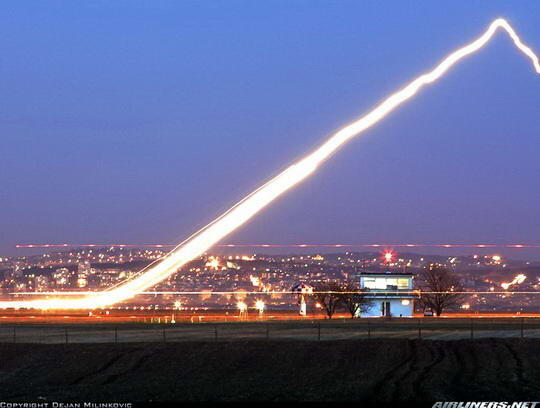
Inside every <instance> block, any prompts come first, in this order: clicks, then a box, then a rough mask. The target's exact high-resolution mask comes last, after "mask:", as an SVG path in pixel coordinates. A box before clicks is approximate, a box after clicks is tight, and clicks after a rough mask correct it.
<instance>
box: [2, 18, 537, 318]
mask: <svg viewBox="0 0 540 408" xmlns="http://www.w3.org/2000/svg"><path fill="white" fill-rule="evenodd" d="M499 28H500V29H503V30H504V31H506V33H507V34H508V35H509V36H510V38H511V39H512V40H513V42H514V44H515V46H516V47H517V48H518V49H519V50H520V51H521V52H523V53H524V54H525V55H526V56H527V57H528V58H530V60H531V61H532V63H533V66H534V68H535V70H536V72H537V73H539V74H540V62H539V60H538V57H537V56H536V55H535V54H534V53H533V51H532V50H531V49H530V48H529V47H527V46H526V45H525V44H523V43H522V42H521V40H520V38H519V37H518V35H517V34H516V33H515V31H514V29H513V28H512V27H511V26H510V25H509V24H508V22H507V21H506V20H504V19H502V18H499V19H496V20H495V21H493V22H492V23H491V24H490V26H489V27H488V29H487V30H486V31H485V32H484V33H483V34H482V35H481V36H480V37H478V38H477V39H475V40H474V41H472V42H471V43H469V44H467V45H465V46H463V47H461V48H459V49H458V50H456V51H454V52H452V53H451V54H450V55H448V56H447V57H446V58H444V59H443V60H442V62H440V63H439V65H437V66H436V67H435V68H434V69H433V70H432V71H430V72H427V73H425V74H422V75H420V76H419V77H417V78H415V79H414V80H413V81H412V82H410V83H409V84H408V85H406V86H405V87H403V88H401V89H400V90H399V91H397V92H395V93H393V94H392V95H390V96H389V97H388V98H386V99H385V100H384V101H383V102H381V103H380V104H379V105H377V106H376V107H375V108H374V109H372V110H371V111H369V112H368V113H367V114H366V115H364V116H362V117H361V118H359V119H358V120H356V121H354V122H352V123H350V124H349V125H347V126H345V127H344V128H342V129H341V130H339V131H337V132H336V133H334V134H333V135H332V136H331V137H330V138H329V139H328V140H327V141H326V142H324V143H323V144H322V145H321V146H319V147H318V148H317V149H315V150H314V151H313V152H311V153H309V154H308V155H306V156H304V157H303V158H302V159H300V160H299V161H297V162H296V163H294V164H292V165H291V166H289V167H288V168H286V169H285V170H284V171H283V172H281V173H280V174H278V175H277V176H276V177H274V178H272V179H271V180H269V181H268V182H267V183H265V184H264V185H262V186H261V187H259V188H258V189H257V190H255V191H254V192H252V193H251V194H249V195H248V196H247V197H245V198H244V199H242V200H241V201H240V202H238V203H237V204H236V205H234V206H233V207H232V208H230V209H229V210H228V211H226V212H225V213H224V214H222V215H221V216H219V217H218V218H217V219H216V220H214V221H212V222H211V223H210V224H208V225H206V226H205V227H203V228H201V229H200V230H199V231H197V232H196V233H194V234H193V235H191V236H190V237H189V238H187V239H186V240H185V241H183V242H182V243H181V244H179V245H178V246H177V247H175V248H174V249H173V250H172V251H171V252H170V253H169V254H167V255H166V256H165V257H164V258H163V259H162V260H161V262H159V263H157V264H151V265H149V266H148V267H147V268H145V269H143V270H142V271H140V273H139V274H138V275H137V276H136V277H135V278H134V279H132V280H130V281H128V282H125V283H123V284H121V285H119V286H117V287H114V288H110V289H109V290H106V291H102V292H97V293H95V294H93V295H90V296H85V297H81V298H75V299H73V298H71V299H58V298H56V299H38V300H22V301H18V300H17V301H4V302H0V308H9V307H28V308H38V309H43V308H45V307H47V308H50V309H92V308H96V307H104V306H109V305H112V304H115V303H118V302H121V301H124V300H126V299H129V298H131V297H133V296H134V295H135V294H136V293H138V292H141V291H144V290H146V289H148V288H150V287H152V286H155V285H156V284H158V283H160V282H161V281H163V280H164V279H166V278H168V277H169V276H171V275H173V274H174V273H176V272H177V271H178V270H179V268H180V267H182V266H183V265H185V264H186V263H188V262H190V261H191V260H193V259H194V258H196V257H198V256H200V255H201V254H203V253H204V252H205V251H206V250H208V249H209V248H211V247H212V246H213V245H215V244H217V243H218V242H219V241H220V240H222V239H223V238H225V237H226V236H227V235H229V234H230V233H232V232H233V231H235V230H236V229H237V228H239V227H240V226H242V225H243V224H245V223H246V222H247V221H249V220H250V219H251V218H253V217H254V216H255V215H257V213H259V212H260V211H261V210H262V209H263V208H265V207H267V206H268V205H269V204H270V203H272V202H273V201H274V200H275V199H277V198H278V197H280V196H281V195H283V194H284V193H285V192H287V191H288V190H290V189H292V188H293V187H294V186H296V185H297V184H299V183H301V182H302V181H303V180H305V179H306V178H307V177H309V176H310V175H311V174H313V173H314V172H315V171H316V170H317V168H318V167H319V166H320V165H321V164H323V163H324V162H325V161H326V160H327V159H328V158H330V157H331V156H332V155H333V154H334V153H335V152H336V151H337V150H338V149H339V148H340V147H342V146H343V145H345V144H346V143H347V142H348V141H349V140H351V139H352V138H354V137H355V136H357V135H359V134H360V133H362V132H364V131H365V130H367V129H369V128H370V127H372V126H373V125H375V124H376V123H378V122H380V121H381V120H382V119H384V118H385V117H386V116H387V115H388V114H389V113H391V112H392V111H394V110H395V109H396V108H397V107H398V106H400V105H401V104H402V103H404V102H405V101H407V100H408V99H410V98H412V97H413V96H414V95H416V94H417V93H418V91H420V89H422V88H423V87H424V86H425V85H428V84H431V83H433V82H435V81H436V80H438V79H439V78H441V77H442V76H443V75H444V74H445V73H446V72H447V71H448V70H449V69H450V68H451V67H452V66H454V65H455V64H456V63H457V62H459V61H460V60H462V59H463V58H464V57H466V56H468V55H470V54H472V53H474V52H476V51H478V50H479V49H481V48H482V47H483V46H484V45H486V44H487V43H488V42H489V40H490V39H491V38H492V37H493V35H494V34H495V32H496V31H497V30H498V29H499Z"/></svg>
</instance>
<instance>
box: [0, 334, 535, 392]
mask: <svg viewBox="0 0 540 408" xmlns="http://www.w3.org/2000/svg"><path fill="white" fill-rule="evenodd" d="M538 384H540V340H537V339H509V338H507V339H475V340H450V341H433V340H406V339H377V340H374V339H372V340H356V341H352V340H343V341H323V342H315V341H308V342H304V341H280V342H267V341H264V340H259V341H255V340H253V341H235V342H183V343H165V344H163V343H144V344H143V343H124V344H114V343H113V344H67V345H65V344H0V395H1V397H2V400H8V401H10V400H11V401H23V400H36V399H38V398H39V399H41V400H49V401H51V400H54V401H59V400H60V401H66V400H86V401H104V400H107V401H111V400H113V401H119V400H120V401H122V400H123V401H148V400H153V401H160V400H163V401H216V400H222V401H223V400H234V401H242V400H243V401H260V400H270V401H279V400H282V401H292V400H345V401H351V400H358V401H366V400H367V401H412V400H415V401H437V400H446V401H448V400H451V401H470V400H474V401H479V400H480V401H482V400H484V401H485V400H487V401H513V400H519V401H523V400H525V401H535V400H538V397H539V394H540V392H539V388H538Z"/></svg>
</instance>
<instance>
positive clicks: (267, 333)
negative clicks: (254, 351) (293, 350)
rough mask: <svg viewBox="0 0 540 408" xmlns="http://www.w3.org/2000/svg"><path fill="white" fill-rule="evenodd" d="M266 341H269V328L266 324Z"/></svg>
mask: <svg viewBox="0 0 540 408" xmlns="http://www.w3.org/2000/svg"><path fill="white" fill-rule="evenodd" d="M266 340H270V326H269V325H268V323H266Z"/></svg>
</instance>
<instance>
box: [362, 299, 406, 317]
mask: <svg viewBox="0 0 540 408" xmlns="http://www.w3.org/2000/svg"><path fill="white" fill-rule="evenodd" d="M403 300H404V299H383V298H380V299H373V301H372V302H371V308H370V309H369V310H368V311H366V312H363V313H360V317H380V316H381V303H382V302H390V313H391V316H392V317H400V315H401V316H402V317H413V314H414V301H413V299H407V300H408V302H409V304H408V305H404V304H403V302H402V301H403Z"/></svg>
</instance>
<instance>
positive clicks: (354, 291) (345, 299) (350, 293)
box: [341, 281, 372, 319]
mask: <svg viewBox="0 0 540 408" xmlns="http://www.w3.org/2000/svg"><path fill="white" fill-rule="evenodd" d="M341 291H342V293H341V304H342V305H343V306H344V307H345V309H347V311H348V312H349V313H350V314H351V319H354V318H355V317H357V316H358V314H359V313H361V312H367V311H368V310H369V309H370V308H371V306H372V305H371V302H370V300H369V298H368V297H367V296H366V294H367V292H368V290H367V289H360V287H359V286H358V285H357V284H356V283H355V282H351V281H347V282H345V283H343V284H342V285H341Z"/></svg>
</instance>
